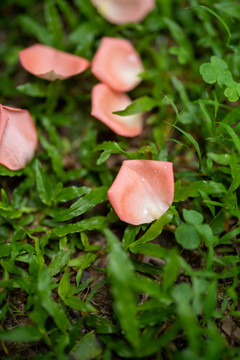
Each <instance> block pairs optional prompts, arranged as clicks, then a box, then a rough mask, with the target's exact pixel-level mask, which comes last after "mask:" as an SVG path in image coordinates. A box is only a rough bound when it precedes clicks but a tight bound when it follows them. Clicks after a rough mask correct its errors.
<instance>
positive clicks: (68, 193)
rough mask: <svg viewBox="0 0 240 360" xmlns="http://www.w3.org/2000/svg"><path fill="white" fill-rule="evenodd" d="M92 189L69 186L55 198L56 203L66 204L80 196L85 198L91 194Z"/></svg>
mask: <svg viewBox="0 0 240 360" xmlns="http://www.w3.org/2000/svg"><path fill="white" fill-rule="evenodd" d="M91 190H92V189H91V188H88V187H86V186H81V187H77V186H68V187H66V188H63V189H62V190H61V191H60V192H59V193H58V194H57V195H56V196H55V197H54V201H56V202H58V201H59V202H65V201H69V200H72V199H75V198H77V197H79V196H83V195H85V194H88V193H89V192H91Z"/></svg>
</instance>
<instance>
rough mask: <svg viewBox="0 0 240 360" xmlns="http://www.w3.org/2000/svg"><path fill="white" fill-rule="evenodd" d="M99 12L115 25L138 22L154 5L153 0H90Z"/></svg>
mask: <svg viewBox="0 0 240 360" xmlns="http://www.w3.org/2000/svg"><path fill="white" fill-rule="evenodd" d="M91 1H92V3H93V5H94V6H95V7H96V8H97V10H98V11H99V13H100V14H101V15H102V16H103V17H104V18H105V19H107V20H108V21H109V22H111V23H113V24H117V25H121V24H127V23H129V22H140V21H142V20H143V19H144V18H145V16H146V15H147V14H148V13H149V12H150V11H152V10H153V8H154V7H155V1H154V0H91Z"/></svg>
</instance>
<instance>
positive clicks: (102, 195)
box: [53, 187, 107, 221]
mask: <svg viewBox="0 0 240 360" xmlns="http://www.w3.org/2000/svg"><path fill="white" fill-rule="evenodd" d="M105 200H107V191H106V188H105V187H99V188H96V189H93V190H92V191H91V192H90V193H89V194H87V195H85V196H83V197H81V198H80V199H79V200H77V201H76V202H75V203H74V204H72V205H71V206H70V208H69V209H64V210H59V209H57V210H55V211H54V213H53V216H54V221H66V220H69V219H72V218H74V217H76V216H79V215H82V214H83V213H85V212H86V211H87V210H90V209H92V208H93V207H94V206H96V205H97V204H99V203H101V202H103V201H105Z"/></svg>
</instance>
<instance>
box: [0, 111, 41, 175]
mask: <svg viewBox="0 0 240 360" xmlns="http://www.w3.org/2000/svg"><path fill="white" fill-rule="evenodd" d="M36 148H37V132H36V128H35V125H34V122H33V120H32V118H31V115H30V113H29V112H28V111H27V110H21V109H15V108H12V107H9V106H2V105H0V164H2V165H4V166H6V167H7V168H8V169H10V170H19V169H22V168H24V166H25V165H26V163H27V162H28V161H30V160H31V159H32V157H33V156H34V152H35V150H36Z"/></svg>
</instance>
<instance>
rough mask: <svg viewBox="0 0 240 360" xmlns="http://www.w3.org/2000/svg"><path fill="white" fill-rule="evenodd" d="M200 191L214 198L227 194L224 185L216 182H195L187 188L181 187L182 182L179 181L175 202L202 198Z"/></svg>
mask: <svg viewBox="0 0 240 360" xmlns="http://www.w3.org/2000/svg"><path fill="white" fill-rule="evenodd" d="M200 190H201V191H202V192H205V193H206V194H207V195H214V196H217V195H221V194H225V193H226V192H227V191H226V189H225V187H224V185H223V184H222V183H217V182H215V181H206V180H203V181H195V182H192V183H190V184H188V185H185V186H181V181H177V182H176V184H175V194H174V202H179V201H184V200H186V199H188V198H189V197H198V196H200V192H199V191H200Z"/></svg>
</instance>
